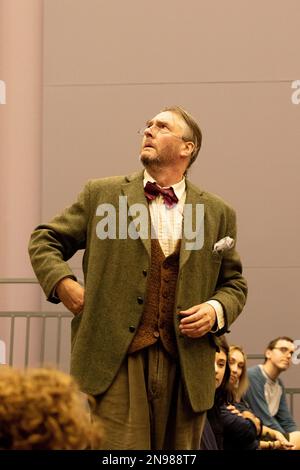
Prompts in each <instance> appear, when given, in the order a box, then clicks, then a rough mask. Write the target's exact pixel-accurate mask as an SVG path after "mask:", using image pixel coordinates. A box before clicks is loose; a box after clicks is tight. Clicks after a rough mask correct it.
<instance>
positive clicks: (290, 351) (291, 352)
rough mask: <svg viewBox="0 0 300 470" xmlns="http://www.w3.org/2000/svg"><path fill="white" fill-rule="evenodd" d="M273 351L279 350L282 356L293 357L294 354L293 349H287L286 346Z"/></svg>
mask: <svg viewBox="0 0 300 470" xmlns="http://www.w3.org/2000/svg"><path fill="white" fill-rule="evenodd" d="M273 349H278V350H279V351H280V352H281V353H282V354H291V355H293V354H294V350H293V349H289V348H285V347H284V346H282V347H281V348H273Z"/></svg>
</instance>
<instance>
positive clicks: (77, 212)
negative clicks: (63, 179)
mask: <svg viewBox="0 0 300 470" xmlns="http://www.w3.org/2000/svg"><path fill="white" fill-rule="evenodd" d="M89 186H90V184H89V183H87V184H86V186H85V187H84V189H83V190H82V192H81V193H80V194H79V196H78V199H77V201H76V202H75V203H74V204H73V205H71V206H70V207H68V208H66V209H65V210H64V211H63V212H62V213H61V214H60V215H58V216H56V217H54V219H53V220H52V221H51V222H50V223H48V224H41V225H39V226H38V227H36V229H35V230H34V231H33V233H32V235H31V238H30V242H29V256H30V260H31V263H32V267H33V270H34V272H35V274H36V277H37V279H38V281H39V283H40V284H41V286H42V289H43V290H44V292H45V294H46V297H47V300H49V301H50V302H53V303H58V302H59V299H58V298H57V297H55V295H54V289H55V286H56V284H57V283H58V281H60V280H61V279H63V278H64V277H71V278H73V279H75V280H76V277H75V275H74V273H73V272H72V270H71V269H70V267H69V265H68V263H67V261H68V260H69V259H70V258H71V257H72V256H73V255H74V254H75V253H76V251H77V250H80V249H84V248H85V245H86V237H87V226H88V220H89V212H90V208H89V205H90V204H89V199H90V197H89V193H90V191H89Z"/></svg>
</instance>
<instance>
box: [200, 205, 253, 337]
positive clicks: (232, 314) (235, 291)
mask: <svg viewBox="0 0 300 470" xmlns="http://www.w3.org/2000/svg"><path fill="white" fill-rule="evenodd" d="M227 211H228V216H227V217H228V227H227V231H226V233H227V234H228V235H229V236H230V237H231V238H233V239H234V240H235V244H236V238H237V228H236V214H235V211H234V210H233V209H232V208H230V207H227ZM242 272H243V269H242V263H241V260H240V257H239V254H238V252H237V251H236V249H235V245H234V246H233V248H230V249H228V250H226V251H225V252H224V254H223V257H222V264H221V268H220V273H219V277H218V282H217V288H216V291H215V292H214V294H213V295H212V297H211V299H209V300H215V301H218V302H219V303H220V304H221V305H222V307H223V313H224V327H223V328H221V329H219V330H218V331H217V335H222V334H224V333H226V331H227V329H228V328H229V326H230V325H231V324H232V323H233V322H234V320H235V319H236V318H237V316H238V315H239V314H240V313H241V311H242V310H243V308H244V306H245V303H246V299H247V293H248V288H247V282H246V280H245V278H244V277H243V275H242Z"/></svg>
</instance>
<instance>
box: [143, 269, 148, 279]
mask: <svg viewBox="0 0 300 470" xmlns="http://www.w3.org/2000/svg"><path fill="white" fill-rule="evenodd" d="M143 274H144V276H145V277H146V276H147V271H146V269H143Z"/></svg>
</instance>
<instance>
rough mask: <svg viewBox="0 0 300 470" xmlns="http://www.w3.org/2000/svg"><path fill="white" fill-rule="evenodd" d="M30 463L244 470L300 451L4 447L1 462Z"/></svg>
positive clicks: (295, 457)
mask: <svg viewBox="0 0 300 470" xmlns="http://www.w3.org/2000/svg"><path fill="white" fill-rule="evenodd" d="M5 463H7V464H11V465H14V464H15V465H16V466H18V465H20V466H22V467H23V468H24V465H25V467H26V464H28V465H31V466H33V467H34V466H35V465H38V466H40V467H41V468H43V469H44V468H48V467H49V468H51V469H52V470H53V465H56V464H57V465H66V466H67V465H75V466H76V465H85V466H86V468H88V469H89V470H90V469H94V468H95V469H96V468H99V467H100V466H101V467H102V468H107V467H108V466H109V467H111V466H113V465H116V466H121V467H124V468H132V469H135V468H138V467H141V466H145V465H150V466H151V465H176V466H177V465H180V466H182V467H185V468H186V467H187V466H192V467H195V468H196V466H199V465H200V466H204V467H205V468H213V467H215V466H220V465H222V468H223V466H224V465H225V466H226V467H227V465H228V466H229V467H230V469H231V470H232V469H235V468H238V469H239V470H243V467H245V466H247V467H248V466H250V465H251V466H252V465H268V464H269V465H272V467H273V468H277V467H278V468H279V467H280V468H283V466H284V465H294V466H295V468H298V467H299V464H300V451H274V450H271V451H238V450H237V451H128V450H124V451H121V450H120V451H109V450H105V451H97V450H95V451H59V450H57V451H17V450H16V451H0V464H1V468H4V467H2V465H3V464H5Z"/></svg>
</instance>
